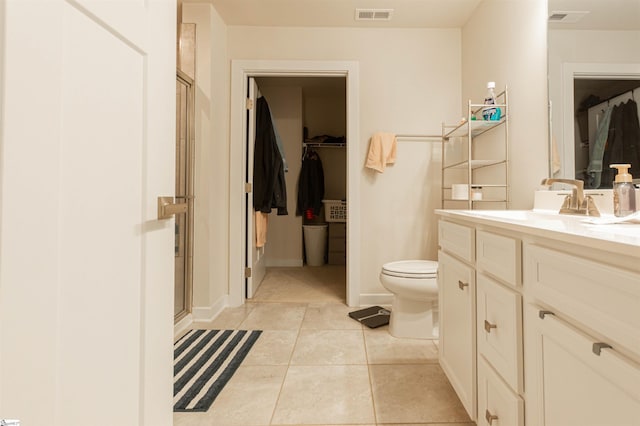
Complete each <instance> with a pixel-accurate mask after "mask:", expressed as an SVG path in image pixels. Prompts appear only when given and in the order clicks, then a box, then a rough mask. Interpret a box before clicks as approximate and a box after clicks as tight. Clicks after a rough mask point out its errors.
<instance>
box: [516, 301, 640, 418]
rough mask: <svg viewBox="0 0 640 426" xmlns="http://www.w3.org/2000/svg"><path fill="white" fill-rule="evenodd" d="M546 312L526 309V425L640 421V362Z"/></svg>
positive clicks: (534, 307) (538, 309)
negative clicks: (603, 346)
mask: <svg viewBox="0 0 640 426" xmlns="http://www.w3.org/2000/svg"><path fill="white" fill-rule="evenodd" d="M546 312H548V311H544V310H542V309H540V308H539V307H537V306H535V305H529V306H528V307H527V309H526V322H525V327H526V328H525V335H526V336H527V341H526V345H527V346H526V354H525V358H526V359H527V362H528V363H531V364H532V365H529V368H528V369H527V377H526V383H527V410H526V411H527V418H526V422H527V424H529V425H540V426H574V425H575V426H602V425H607V426H637V425H639V424H640V365H638V364H636V363H634V362H632V361H630V360H628V359H625V358H623V357H622V356H620V355H619V354H617V353H616V351H615V349H612V348H606V347H605V348H601V349H598V348H599V347H600V345H599V342H597V341H595V340H594V339H592V338H590V337H589V336H588V335H586V334H584V333H582V332H581V331H579V330H578V329H576V328H574V327H572V326H571V325H569V324H568V323H566V322H564V321H562V320H561V319H559V318H556V316H555V315H554V314H553V313H546Z"/></svg>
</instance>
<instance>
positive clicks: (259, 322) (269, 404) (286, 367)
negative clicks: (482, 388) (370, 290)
mask: <svg viewBox="0 0 640 426" xmlns="http://www.w3.org/2000/svg"><path fill="white" fill-rule="evenodd" d="M344 300H345V285H344V267H339V266H338V267H336V266H324V267H304V268H270V269H269V270H268V272H267V276H266V277H265V279H264V281H263V282H262V284H261V286H260V287H259V289H258V292H257V293H256V296H255V297H254V298H253V299H252V300H251V301H250V302H247V303H246V304H245V305H244V306H242V307H239V308H228V309H226V310H225V311H224V312H222V314H221V315H219V317H218V318H216V319H215V320H214V321H213V322H212V323H209V324H206V325H203V324H198V327H200V328H230V329H231V328H233V329H260V330H264V332H263V333H262V335H261V336H260V338H259V339H258V341H257V342H256V344H255V346H254V347H253V348H252V349H251V352H249V354H248V356H247V358H245V360H244V361H243V363H242V365H241V366H240V367H239V369H238V370H237V372H236V373H235V375H234V376H233V378H232V379H231V380H230V381H229V383H228V384H227V385H226V386H225V388H224V389H223V391H222V392H221V393H220V395H219V396H218V398H217V399H216V400H215V402H214V403H213V405H212V406H211V408H210V409H209V411H208V412H206V413H174V425H175V426H268V425H282V426H284V425H298V426H301V425H322V426H338V425H361V426H375V425H378V426H383V425H384V426H391V425H394V426H409V425H411V426H426V425H430V426H445V425H447V426H463V425H464V426H467V425H469V426H471V425H474V423H472V422H471V421H470V420H469V417H468V416H467V414H466V412H465V410H464V408H463V407H462V405H461V403H460V401H459V400H458V397H457V396H456V394H455V392H454V391H453V389H452V387H451V385H450V384H449V382H448V381H447V378H446V376H445V375H444V373H443V372H442V370H441V368H440V366H439V365H438V347H437V344H436V343H434V342H433V341H421V340H412V339H396V338H394V337H392V336H391V335H389V333H388V332H387V327H386V326H385V327H381V328H377V329H369V328H367V327H363V326H361V325H360V324H359V323H358V322H356V321H354V320H352V319H351V318H349V317H348V315H347V314H348V313H349V312H351V311H353V310H357V308H349V307H348V306H346V305H345V304H344ZM194 328H197V327H194Z"/></svg>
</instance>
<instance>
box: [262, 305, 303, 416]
mask: <svg viewBox="0 0 640 426" xmlns="http://www.w3.org/2000/svg"><path fill="white" fill-rule="evenodd" d="M307 309H309V304H308V303H307V304H306V305H305V308H304V314H303V315H302V321H300V324H299V325H298V333H297V334H296V339H295V341H294V342H293V347H292V348H291V354H290V355H289V361H288V362H287V371H286V372H285V373H284V377H283V378H282V383H280V389H278V397H277V398H276V403H275V404H274V405H273V412H272V413H271V418H270V419H269V424H270V425H271V424H274V423H273V418H274V417H275V415H276V409H277V408H278V403H279V402H280V397H281V396H282V389H283V388H284V382H285V381H286V380H287V376H288V375H289V368H290V367H291V360H292V359H293V353H294V352H295V350H296V346H298V339H299V338H300V331H301V330H302V323H303V322H304V318H305V317H306V316H307Z"/></svg>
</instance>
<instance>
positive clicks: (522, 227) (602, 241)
mask: <svg viewBox="0 0 640 426" xmlns="http://www.w3.org/2000/svg"><path fill="white" fill-rule="evenodd" d="M436 214H437V215H439V216H442V217H449V218H457V219H462V220H469V221H471V222H474V223H479V224H484V225H491V226H496V227H500V228H504V229H509V230H512V231H518V232H522V233H525V234H529V235H536V236H540V237H545V238H550V239H555V240H560V241H566V242H570V243H574V244H581V245H591V246H593V247H594V248H599V249H602V250H609V251H612V252H615V253H621V254H626V255H631V256H637V257H639V258H640V223H617V224H606V225H596V224H591V223H588V222H586V221H585V220H586V219H588V218H586V217H584V216H573V215H561V214H558V213H557V212H551V211H547V210H441V209H439V210H436ZM603 217H606V218H609V217H608V216H603ZM612 218H613V216H612Z"/></svg>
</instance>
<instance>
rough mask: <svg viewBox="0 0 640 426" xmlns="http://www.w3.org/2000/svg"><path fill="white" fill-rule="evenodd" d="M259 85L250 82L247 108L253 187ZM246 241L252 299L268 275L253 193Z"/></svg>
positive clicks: (248, 199)
mask: <svg viewBox="0 0 640 426" xmlns="http://www.w3.org/2000/svg"><path fill="white" fill-rule="evenodd" d="M259 92H260V91H259V89H258V85H257V84H256V80H255V79H254V78H253V77H250V78H249V81H248V95H247V98H248V100H249V101H248V102H247V105H248V108H247V114H246V117H247V123H246V124H247V125H246V126H245V128H246V129H247V137H246V146H247V147H246V152H247V161H246V162H245V164H246V172H245V175H246V180H245V182H248V183H250V184H251V186H253V162H254V155H253V154H254V147H255V140H256V99H258V97H259V96H260V93H259ZM245 205H246V210H245V217H246V228H245V229H246V235H245V236H246V239H245V253H246V263H245V265H246V268H250V270H251V272H248V273H245V280H246V284H245V289H246V297H247V298H248V299H251V298H252V297H253V296H254V295H255V294H256V291H257V290H258V287H259V286H260V283H261V282H262V278H264V275H265V273H266V266H265V258H264V254H265V247H264V246H263V247H256V227H255V226H256V221H255V210H254V208H253V192H251V191H248V192H247V193H246V203H245Z"/></svg>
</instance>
